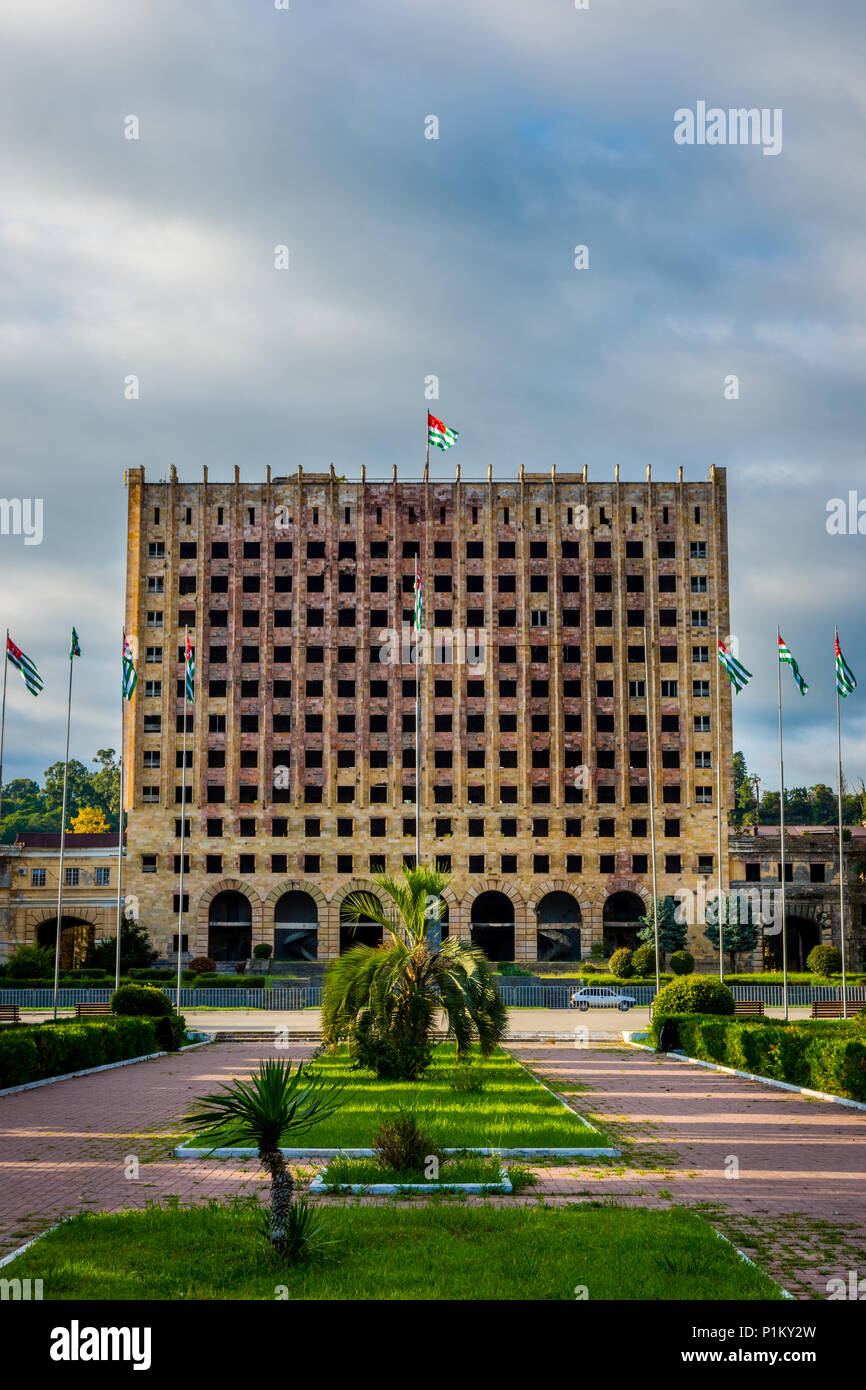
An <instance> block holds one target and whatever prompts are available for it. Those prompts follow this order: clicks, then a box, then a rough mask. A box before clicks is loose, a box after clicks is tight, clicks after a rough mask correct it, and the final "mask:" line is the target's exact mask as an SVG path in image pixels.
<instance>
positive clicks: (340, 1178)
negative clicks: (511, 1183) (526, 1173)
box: [319, 1154, 502, 1188]
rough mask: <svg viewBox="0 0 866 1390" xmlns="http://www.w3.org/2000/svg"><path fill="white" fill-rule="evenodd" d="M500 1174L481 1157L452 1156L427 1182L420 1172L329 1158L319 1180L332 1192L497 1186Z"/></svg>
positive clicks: (492, 1161) (365, 1160)
mask: <svg viewBox="0 0 866 1390" xmlns="http://www.w3.org/2000/svg"><path fill="white" fill-rule="evenodd" d="M501 1170H502V1164H501V1163H500V1161H499V1159H498V1158H485V1157H484V1156H483V1155H481V1154H454V1155H453V1157H451V1158H446V1159H443V1161H442V1162H441V1163H440V1165H439V1172H438V1176H437V1177H435V1178H430V1179H429V1180H428V1179H426V1178H425V1176H424V1170H423V1168H419V1169H418V1170H417V1171H415V1172H412V1171H411V1170H410V1169H408V1168H406V1169H395V1168H380V1167H379V1164H378V1163H377V1162H376V1160H375V1158H339V1157H338V1158H332V1159H331V1160H330V1161H329V1163H328V1166H327V1168H324V1169H323V1170H322V1172H321V1174H320V1175H319V1176H320V1177H321V1179H322V1182H323V1183H324V1184H325V1185H326V1187H331V1186H333V1187H335V1188H336V1187H338V1186H339V1185H340V1184H342V1183H383V1182H390V1183H397V1184H405V1183H421V1182H425V1181H430V1182H431V1183H445V1184H447V1183H455V1182H483V1183H500V1182H501V1181H502V1173H501Z"/></svg>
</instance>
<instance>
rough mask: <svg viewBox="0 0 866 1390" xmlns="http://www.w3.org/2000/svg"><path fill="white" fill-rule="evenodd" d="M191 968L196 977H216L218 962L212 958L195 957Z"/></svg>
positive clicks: (191, 962)
mask: <svg viewBox="0 0 866 1390" xmlns="http://www.w3.org/2000/svg"><path fill="white" fill-rule="evenodd" d="M189 968H190V970H191V971H192V972H193V974H194V975H215V974H216V961H212V960H211V958H210V956H194V957H193V959H192V960H191V961H190V963H189Z"/></svg>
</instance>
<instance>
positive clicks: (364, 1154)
mask: <svg viewBox="0 0 866 1390" xmlns="http://www.w3.org/2000/svg"><path fill="white" fill-rule="evenodd" d="M571 1113H572V1114H574V1111H572V1112H571ZM589 1128H590V1129H592V1128H593V1126H592V1125H590V1126H589ZM442 1152H443V1153H446V1154H481V1155H487V1156H488V1157H489V1156H490V1155H491V1154H496V1155H498V1156H499V1157H500V1158H621V1157H622V1150H621V1149H552V1148H546V1149H473V1148H466V1147H463V1148H459V1149H443V1150H442ZM258 1153H259V1151H258V1149H233V1148H230V1149H199V1148H192V1147H190V1148H187V1146H186V1145H185V1144H178V1146H177V1148H176V1149H175V1150H174V1157H175V1158H258ZM280 1153H281V1154H282V1155H283V1158H340V1157H345V1158H373V1157H374V1150H373V1149H280Z"/></svg>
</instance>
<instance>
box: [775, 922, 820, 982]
mask: <svg viewBox="0 0 866 1390" xmlns="http://www.w3.org/2000/svg"><path fill="white" fill-rule="evenodd" d="M785 923H786V926H787V931H786V932H785V936H786V940H787V946H788V969H789V970H806V968H807V967H806V961H807V959H808V956H809V952H810V951H811V949H812V947H813V946H820V944H821V929H820V927H819V925H818V923H817V922H816V921H815V920H814V919H813V918H811V917H804V916H800V914H799V913H797V912H786V913H785ZM764 960H765V963H766V964H767V965H768V966H769V968H770V969H771V970H781V969H782V933H781V931H779V932H777V933H776V935H775V936H767V935H766V934H765V936H764Z"/></svg>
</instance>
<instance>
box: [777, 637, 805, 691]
mask: <svg viewBox="0 0 866 1390" xmlns="http://www.w3.org/2000/svg"><path fill="white" fill-rule="evenodd" d="M779 660H780V662H782V664H783V665H787V666H790V668H791V675H792V676H793V677H794V680H795V681H796V682H797V689H798V690H799V692H800V694H801V695H805V694H806V691H807V690H808V689H809V687H808V685H807V684H806V682H805V681H804V680H803V677H802V676H801V675H800V668H799V666H798V665H797V663H796V661H795V660H794V657H793V655H792V654H791V651H790V649H789V647H788V645H787V643H786V642H785V640H784V638H783V637H782V636H781V635H780V637H779Z"/></svg>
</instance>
